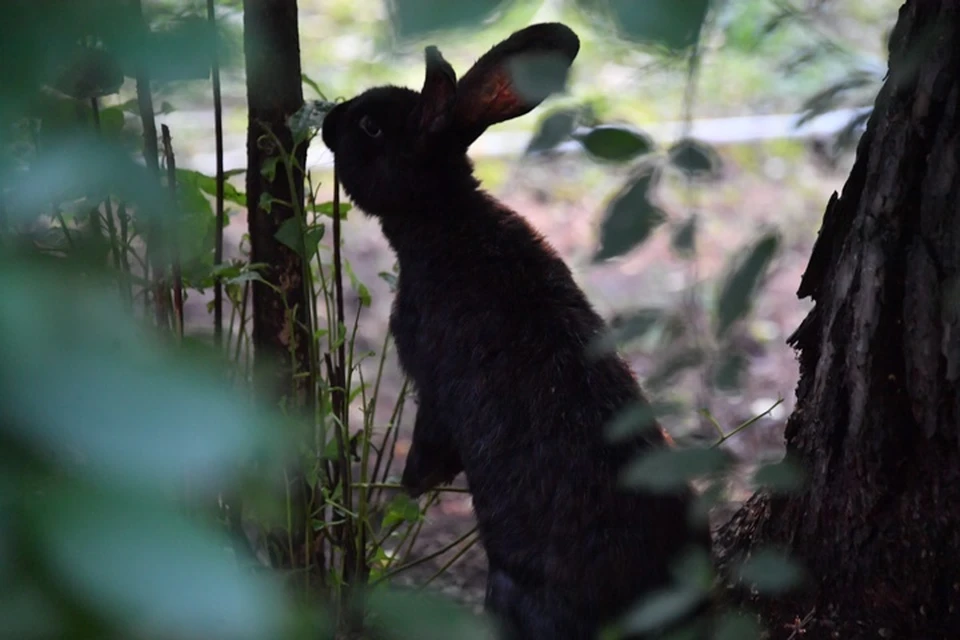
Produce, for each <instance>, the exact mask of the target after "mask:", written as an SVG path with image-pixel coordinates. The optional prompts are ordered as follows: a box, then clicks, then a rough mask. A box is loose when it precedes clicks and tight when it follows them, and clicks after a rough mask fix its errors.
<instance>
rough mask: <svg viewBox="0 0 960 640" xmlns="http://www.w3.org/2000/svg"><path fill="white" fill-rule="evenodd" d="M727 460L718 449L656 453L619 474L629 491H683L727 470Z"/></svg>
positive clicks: (659, 450) (649, 454)
mask: <svg viewBox="0 0 960 640" xmlns="http://www.w3.org/2000/svg"><path fill="white" fill-rule="evenodd" d="M729 464H730V459H729V457H728V456H727V454H726V453H724V452H723V451H720V450H718V449H703V448H693V447H690V448H684V449H680V448H677V449H655V450H652V451H649V452H647V453H644V454H643V455H641V456H640V457H639V458H637V459H636V460H634V461H632V462H631V463H630V464H629V465H628V466H627V467H626V468H625V469H624V471H623V473H622V474H621V481H622V482H623V483H624V484H626V485H627V486H629V487H634V488H638V489H647V490H650V491H653V492H656V493H669V492H672V491H677V490H679V489H683V488H685V487H686V486H687V483H689V482H690V481H691V480H693V479H695V478H699V477H701V476H706V475H713V474H716V473H719V472H721V471H723V470H724V469H726V468H727V467H728V466H729Z"/></svg>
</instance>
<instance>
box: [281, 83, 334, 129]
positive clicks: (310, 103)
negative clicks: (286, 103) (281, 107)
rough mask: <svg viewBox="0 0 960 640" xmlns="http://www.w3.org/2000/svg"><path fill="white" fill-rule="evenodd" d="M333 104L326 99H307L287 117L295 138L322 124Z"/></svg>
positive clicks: (318, 127)
mask: <svg viewBox="0 0 960 640" xmlns="http://www.w3.org/2000/svg"><path fill="white" fill-rule="evenodd" d="M304 77H305V76H304ZM318 91H319V89H318ZM335 106H337V105H336V103H335V102H328V101H326V100H307V101H306V102H304V103H303V106H302V107H300V109H298V110H297V112H296V113H294V114H293V115H291V116H290V117H289V118H288V119H287V124H288V125H289V126H290V130H291V131H292V132H293V135H294V136H295V137H296V139H297V140H303V139H305V138H306V137H307V136H309V135H310V134H311V133H312V132H313V131H318V130H319V129H320V128H321V127H322V126H323V119H324V118H326V117H327V114H328V113H330V111H332V110H333V108H334V107H335Z"/></svg>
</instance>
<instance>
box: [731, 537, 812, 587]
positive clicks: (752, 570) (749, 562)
mask: <svg viewBox="0 0 960 640" xmlns="http://www.w3.org/2000/svg"><path fill="white" fill-rule="evenodd" d="M803 577H804V570H803V568H802V567H801V566H800V565H799V564H797V563H796V562H795V561H794V560H792V559H791V558H790V557H789V556H787V555H786V554H784V553H781V552H779V551H775V550H773V549H769V548H768V549H760V550H758V551H755V552H754V553H753V554H752V555H751V556H750V557H749V558H747V559H746V560H744V561H743V563H742V564H741V565H740V568H739V578H740V580H742V581H743V582H745V583H746V584H748V585H751V586H752V587H753V588H755V589H756V590H757V591H759V592H760V593H763V594H766V595H778V594H782V593H786V592H787V591H790V590H791V589H793V588H794V587H796V586H798V585H799V584H800V583H801V582H802V580H803Z"/></svg>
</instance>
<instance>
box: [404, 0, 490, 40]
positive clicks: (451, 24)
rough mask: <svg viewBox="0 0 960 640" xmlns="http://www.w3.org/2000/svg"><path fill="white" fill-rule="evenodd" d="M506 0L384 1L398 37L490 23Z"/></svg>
mask: <svg viewBox="0 0 960 640" xmlns="http://www.w3.org/2000/svg"><path fill="white" fill-rule="evenodd" d="M508 4H509V0H471V1H470V2H449V0H387V8H388V12H389V17H390V24H391V25H392V27H393V31H394V33H395V34H396V36H397V37H398V38H399V39H401V40H406V39H416V38H422V37H423V36H426V35H429V34H432V33H435V32H437V31H445V30H449V29H461V28H464V27H478V26H480V24H481V23H483V24H485V25H489V24H490V22H491V20H493V19H495V18H498V17H500V16H502V14H503V11H504V9H505V8H506V7H507V6H508Z"/></svg>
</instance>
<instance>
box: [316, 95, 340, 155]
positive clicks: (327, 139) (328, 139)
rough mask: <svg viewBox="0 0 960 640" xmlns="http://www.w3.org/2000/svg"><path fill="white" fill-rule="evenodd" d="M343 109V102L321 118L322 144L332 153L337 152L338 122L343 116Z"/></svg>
mask: <svg viewBox="0 0 960 640" xmlns="http://www.w3.org/2000/svg"><path fill="white" fill-rule="evenodd" d="M343 111H344V106H343V104H338V105H337V106H335V107H334V108H333V109H331V110H330V113H328V114H327V115H326V117H325V118H324V119H323V130H322V132H321V134H320V136H321V137H322V138H323V144H325V145H327V148H328V149H330V151H332V152H334V153H336V152H337V141H338V140H339V139H340V127H339V124H340V120H341V119H342V118H343Z"/></svg>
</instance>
